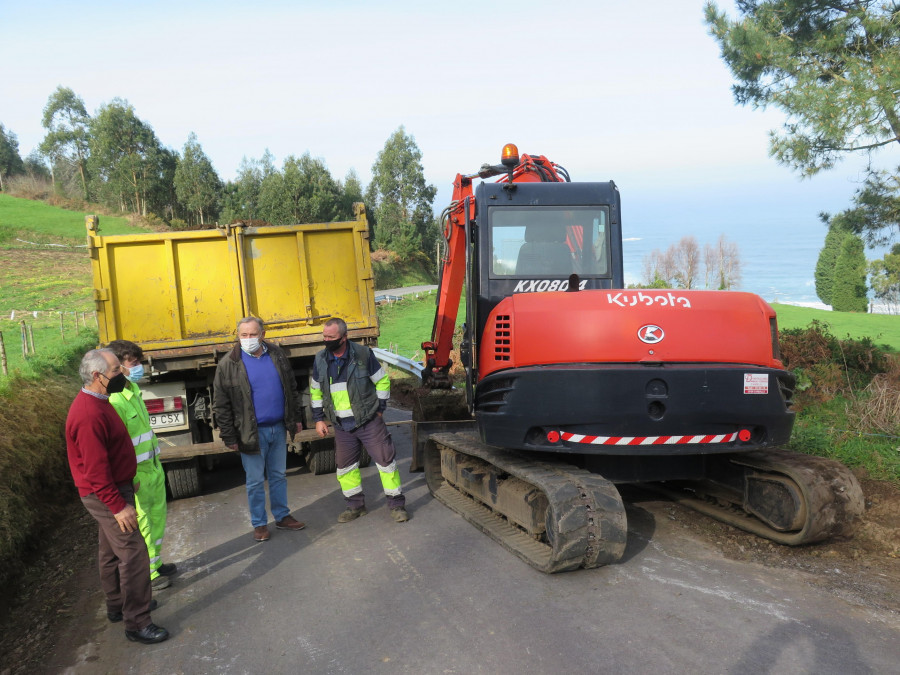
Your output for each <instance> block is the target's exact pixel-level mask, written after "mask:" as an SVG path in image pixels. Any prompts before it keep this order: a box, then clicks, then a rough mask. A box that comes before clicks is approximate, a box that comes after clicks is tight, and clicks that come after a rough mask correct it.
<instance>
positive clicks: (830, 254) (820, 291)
mask: <svg viewBox="0 0 900 675" xmlns="http://www.w3.org/2000/svg"><path fill="white" fill-rule="evenodd" d="M819 217H820V218H821V219H822V221H823V222H826V223H828V222H829V217H828V214H825V213H823V214H820V216H819ZM848 236H850V232H849V231H847V229H846V228H845V227H844V226H843V224H842V223H841V222H840V221H835V220H831V222H830V224H829V225H828V234H826V235H825V245H824V246H823V247H822V250H821V251H819V259H818V261H817V262H816V272H815V278H816V295H818V296H819V300H821V301H822V302H824V303H825V304H826V305H830V304H832V302H831V300H832V289H833V288H834V265H835V263H836V262H837V259H838V255H839V254H840V252H841V245H842V244H843V243H844V239H845V238H846V237H848Z"/></svg>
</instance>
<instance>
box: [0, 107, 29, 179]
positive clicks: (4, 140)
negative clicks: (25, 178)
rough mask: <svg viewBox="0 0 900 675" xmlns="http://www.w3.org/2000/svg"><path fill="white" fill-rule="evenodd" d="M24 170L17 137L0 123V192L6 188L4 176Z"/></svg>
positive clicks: (14, 174) (13, 174)
mask: <svg viewBox="0 0 900 675" xmlns="http://www.w3.org/2000/svg"><path fill="white" fill-rule="evenodd" d="M24 172H25V163H24V162H23V161H22V157H21V156H20V155H19V137H18V136H16V135H15V134H14V133H13V132H12V131H8V130H7V129H5V128H4V127H3V125H2V124H0V192H2V191H4V190H6V183H5V178H8V177H9V176H16V175H18V174H21V173H24Z"/></svg>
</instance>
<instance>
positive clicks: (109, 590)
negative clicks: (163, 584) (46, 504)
mask: <svg viewBox="0 0 900 675" xmlns="http://www.w3.org/2000/svg"><path fill="white" fill-rule="evenodd" d="M119 493H120V494H121V495H122V497H123V498H124V499H125V501H126V502H128V503H129V504H131V505H132V506H134V490H133V489H132V486H131V485H130V484H128V483H125V484H122V485H120V486H119ZM81 503H82V504H84V508H86V509H87V510H88V513H90V514H91V515H92V516H93V517H94V520H96V521H97V524H98V525H99V526H100V535H99V546H98V562H99V564H100V587H101V588H102V589H103V592H104V593H105V594H106V611H108V612H122V618H123V619H124V620H125V630H141V629H142V628H144V627H145V626H147V624H149V623H150V600H152V598H153V590H152V589H151V588H150V556H149V554H148V553H147V544H146V543H145V542H144V538H143V537H142V536H141V531H140V530H139V529H136V530H134V532H122V530H121V529H120V528H119V523H118V522H117V521H116V517H115V516H114V515H113V513H112V511H110V510H109V507H108V506H107V505H106V504H104V503H103V502H101V501H100V500H99V499H98V498H97V495H95V494H89V495H88V496H87V497H82V498H81Z"/></svg>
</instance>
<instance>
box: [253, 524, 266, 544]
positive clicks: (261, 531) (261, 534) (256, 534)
mask: <svg viewBox="0 0 900 675" xmlns="http://www.w3.org/2000/svg"><path fill="white" fill-rule="evenodd" d="M253 539H254V540H255V541H269V528H268V527H266V526H265V525H260V526H259V527H254V528H253Z"/></svg>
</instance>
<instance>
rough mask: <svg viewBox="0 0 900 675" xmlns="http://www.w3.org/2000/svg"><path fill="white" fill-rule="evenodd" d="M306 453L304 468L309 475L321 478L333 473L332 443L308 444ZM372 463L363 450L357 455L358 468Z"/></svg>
mask: <svg viewBox="0 0 900 675" xmlns="http://www.w3.org/2000/svg"><path fill="white" fill-rule="evenodd" d="M309 445H310V448H309V450H307V451H306V466H307V468H308V469H309V472H310V473H311V474H314V475H316V476H321V475H322V474H323V473H334V472H335V471H336V470H337V460H336V459H335V455H334V442H333V441H332V442H331V443H330V444H329V443H328V441H324V442H322V443H310V444H309ZM371 463H372V458H371V457H369V453H368V452H366V449H365V448H363V449H362V450H361V451H360V453H359V468H361V469H364V468H366V467H367V466H369V464H371Z"/></svg>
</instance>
